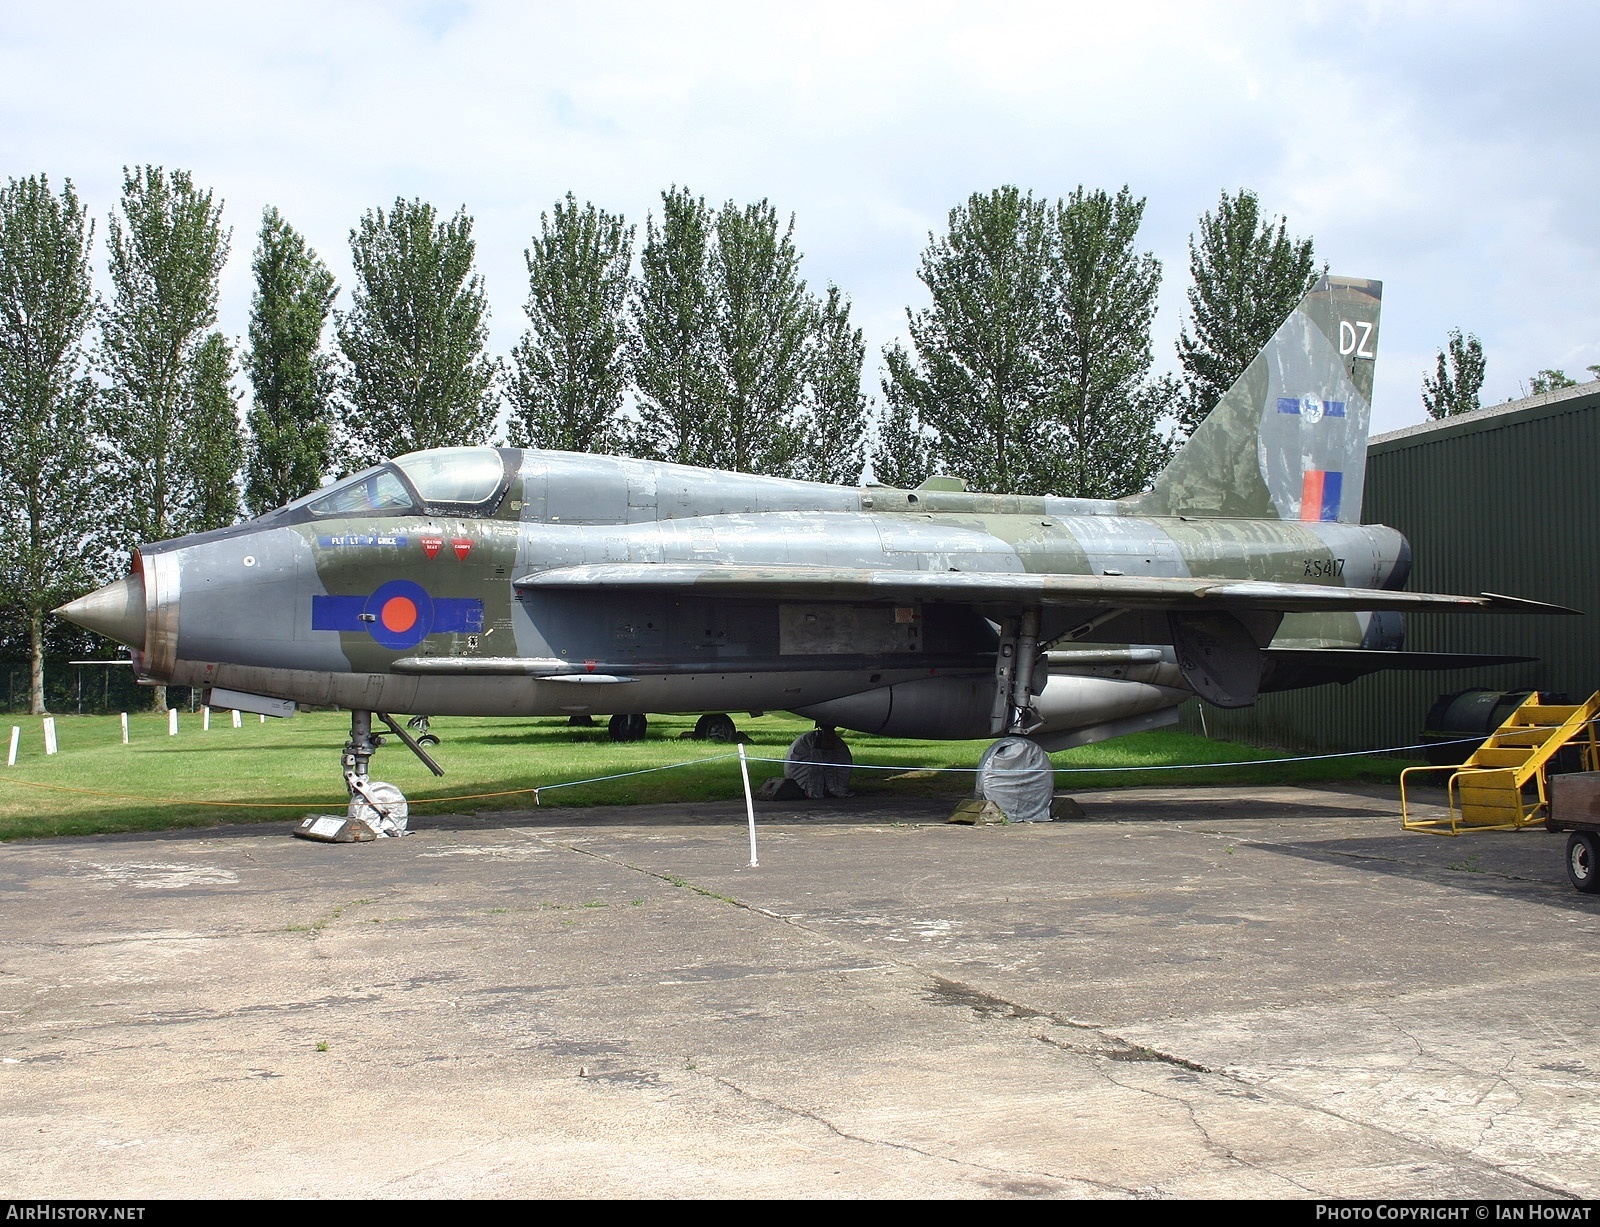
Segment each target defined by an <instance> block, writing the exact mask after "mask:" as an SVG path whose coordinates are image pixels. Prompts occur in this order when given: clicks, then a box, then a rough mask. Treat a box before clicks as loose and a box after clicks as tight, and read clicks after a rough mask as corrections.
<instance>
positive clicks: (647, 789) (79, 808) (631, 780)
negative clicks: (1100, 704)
mask: <svg viewBox="0 0 1600 1227" xmlns="http://www.w3.org/2000/svg"><path fill="white" fill-rule="evenodd" d="M349 719H350V718H349V716H348V714H346V713H343V712H313V713H302V714H301V715H298V716H296V717H294V718H293V719H291V720H270V719H269V720H267V721H266V723H264V724H263V723H261V722H260V720H259V718H258V717H256V716H245V717H244V726H243V727H242V728H238V729H236V728H234V727H233V726H232V721H231V716H230V714H229V713H227V712H214V713H213V714H212V721H211V728H210V730H209V731H205V732H202V731H201V727H200V725H201V720H200V716H199V715H198V714H190V713H188V712H184V713H182V714H181V715H180V717H179V733H178V735H177V736H176V737H170V736H168V735H167V722H166V718H165V717H164V716H156V715H153V714H149V713H140V714H136V715H133V716H130V717H129V720H130V724H131V731H130V742H129V744H128V745H123V744H122V735H121V726H120V723H119V721H118V719H117V717H115V716H58V717H57V718H56V730H57V737H58V741H59V744H60V753H59V754H56V755H54V756H52V757H46V755H45V753H44V734H43V731H42V728H41V722H40V719H39V718H38V717H35V716H13V717H11V718H10V719H7V720H0V738H4V737H6V736H8V735H9V733H10V726H11V725H17V726H20V727H21V729H22V742H21V751H20V753H19V755H18V758H17V765H16V766H15V767H3V766H0V839H22V838H29V837H37V836H45V835H85V834H93V833H100V832H113V831H146V830H163V829H168V828H173V827H187V826H207V825H212V824H215V823H225V822H268V821H276V822H285V821H295V820H298V819H299V818H300V817H302V816H304V815H305V814H307V813H311V812H329V813H336V812H342V811H343V809H344V805H345V795H344V784H343V780H342V778H341V775H340V766H339V756H340V752H341V750H342V748H343V746H344V741H345V738H346V736H347V735H348V733H349V727H350V725H349ZM693 727H694V717H693V716H653V717H651V720H650V735H649V737H647V738H646V739H645V740H644V741H642V742H635V743H631V744H617V743H613V742H612V741H611V740H610V739H609V738H608V737H607V736H606V729H605V725H604V722H603V721H601V722H599V723H597V724H596V726H595V727H594V728H589V729H576V728H570V727H568V726H567V724H566V722H565V720H560V719H549V718H539V719H503V720H501V719H488V718H466V717H460V718H441V719H437V720H435V721H434V724H433V728H434V732H436V733H438V734H439V735H440V736H441V737H442V738H443V744H442V745H440V746H439V747H437V748H436V749H434V750H433V751H432V753H433V755H434V757H435V758H437V759H438V760H439V763H440V765H441V766H443V767H444V769H445V771H446V772H447V774H446V776H445V777H444V778H443V779H435V778H434V777H433V776H432V775H431V774H429V773H428V771H427V770H426V768H424V767H423V766H422V764H421V763H419V762H418V761H417V760H416V759H415V758H414V757H412V755H411V753H410V752H409V751H408V750H407V749H406V748H405V747H404V746H402V745H400V744H399V743H398V742H397V741H395V740H394V739H393V738H390V740H389V744H388V745H386V746H385V747H384V748H383V749H382V750H380V751H379V752H378V755H377V757H376V758H375V759H374V760H373V767H372V774H373V778H375V779H382V780H388V781H390V782H392V783H394V784H396V785H398V786H399V787H400V788H401V789H402V790H403V791H404V792H405V794H406V796H407V797H408V798H410V800H411V805H412V809H413V811H414V812H416V813H418V814H419V815H421V814H428V813H446V812H449V813H475V812H480V811H486V810H497V809H523V808H528V807H530V806H532V805H533V803H534V798H533V794H532V792H531V790H532V789H535V788H538V789H541V790H543V791H541V794H540V797H539V802H540V804H541V805H559V806H585V805H622V804H649V803H661V802H667V801H692V800H712V799H716V800H726V799H731V798H735V797H738V796H740V795H741V789H740V783H739V764H738V759H737V758H736V757H734V756H733V755H734V754H735V748H734V747H733V746H727V745H721V744H718V743H716V742H702V741H686V740H681V739H680V737H679V734H681V733H683V732H686V731H688V730H689V729H691V728H693ZM810 727H811V724H810V722H809V721H806V720H802V719H800V718H799V717H796V716H788V715H781V714H770V715H766V716H762V717H760V718H751V717H748V716H746V717H743V718H742V720H741V722H740V728H741V729H743V730H744V731H745V732H747V733H748V734H749V735H750V737H751V738H752V739H753V743H754V744H752V745H750V746H748V747H746V753H747V754H749V755H751V756H752V757H762V758H773V759H781V758H782V757H783V754H784V751H785V750H786V749H787V748H788V745H789V743H790V742H791V741H792V740H793V739H794V738H795V737H797V736H799V735H800V734H801V733H803V732H805V731H806V730H807V729H809V728H810ZM846 738H847V740H848V741H849V743H850V748H851V751H852V753H853V754H854V755H855V759H856V762H857V764H858V765H865V764H874V765H880V766H886V767H892V768H894V770H889V771H867V770H858V771H857V772H856V775H855V780H854V787H855V789H856V790H857V791H858V792H861V793H866V794H869V795H878V796H889V795H901V796H945V795H948V796H951V797H954V796H956V795H959V794H969V793H970V791H971V788H972V774H971V771H970V770H967V771H963V772H959V773H948V774H946V773H938V772H930V770H929V769H932V768H940V767H960V768H968V769H970V768H972V767H974V766H976V764H977V761H978V756H979V755H980V754H982V752H983V750H984V749H985V747H986V746H987V745H988V744H989V742H988V741H987V740H984V741H956V742H952V741H897V740H894V739H891V738H887V737H871V736H867V735H865V734H860V733H849V734H847V735H846ZM1286 757H1289V756H1287V755H1282V754H1279V753H1277V752H1275V751H1271V750H1258V749H1256V748H1254V747H1252V746H1244V745H1237V744H1234V743H1231V742H1218V741H1208V740H1206V739H1205V738H1202V737H1194V736H1190V735H1187V734H1183V733H1172V732H1158V733H1141V734H1137V735H1135V736H1132V737H1123V738H1119V739H1117V740H1114V741H1109V742H1104V743H1102V744H1100V745H1097V746H1085V747H1083V748H1082V749H1078V750H1068V751H1064V752H1063V753H1060V754H1056V755H1053V756H1052V758H1053V760H1054V762H1055V764H1056V766H1057V768H1059V769H1083V768H1089V769H1090V770H1071V771H1067V770H1064V771H1063V774H1060V775H1058V776H1057V777H1056V778H1057V785H1058V787H1059V788H1061V789H1063V790H1067V791H1070V790H1073V789H1089V788H1108V787H1119V786H1124V787H1126V786H1137V787H1146V786H1153V785H1166V786H1203V785H1206V784H1253V783H1260V784H1285V783H1325V782H1336V781H1352V780H1359V781H1376V782H1386V783H1392V782H1393V781H1394V780H1395V779H1396V778H1397V777H1398V776H1399V773H1400V769H1401V768H1402V767H1404V766H1408V765H1410V764H1408V763H1405V762H1401V761H1399V760H1396V759H1381V758H1366V757H1361V758H1334V759H1324V760H1321V761H1316V762H1279V761H1272V762H1269V763H1267V764H1265V765H1254V766H1248V765H1245V766H1240V765H1235V766H1228V765H1222V766H1215V767H1206V768H1196V767H1193V766H1186V765H1189V764H1196V763H1207V764H1210V763H1216V764H1238V763H1244V762H1248V761H1250V760H1261V759H1267V760H1279V759H1283V758H1286ZM685 761H687V762H689V763H690V765H688V766H681V767H676V768H673V769H671V770H650V771H646V769H649V768H660V767H666V766H668V765H670V764H676V763H683V762H685ZM1174 765H1179V766H1180V768H1181V769H1177V770H1167V769H1162V770H1149V769H1148V768H1168V767H1172V766H1174ZM1130 768H1146V769H1145V770H1129V769H1130ZM638 771H646V773H645V774H639V775H628V776H624V777H623V778H621V779H612V780H604V781H598V782H593V783H582V784H577V785H574V786H571V787H555V786H556V785H565V784H567V783H569V782H570V781H577V780H591V779H593V778H594V777H599V776H608V775H617V774H620V773H623V772H638ZM781 771H782V768H781V767H780V766H779V765H778V764H777V763H765V762H763V763H752V764H751V779H752V781H753V782H754V783H755V784H759V783H760V781H761V780H762V779H765V778H766V777H767V776H769V775H777V774H780V773H781ZM516 790H521V791H516ZM485 794H498V795H485Z"/></svg>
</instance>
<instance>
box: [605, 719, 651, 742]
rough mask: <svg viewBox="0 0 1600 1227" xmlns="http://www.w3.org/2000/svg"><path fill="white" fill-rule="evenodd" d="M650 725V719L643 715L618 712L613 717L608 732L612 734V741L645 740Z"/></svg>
mask: <svg viewBox="0 0 1600 1227" xmlns="http://www.w3.org/2000/svg"><path fill="white" fill-rule="evenodd" d="M648 727H649V721H648V720H646V719H645V717H644V716H643V715H639V714H632V715H624V714H622V713H621V712H618V713H617V714H616V715H615V716H612V717H611V723H610V724H609V725H608V726H607V732H609V733H610V734H611V740H612V741H643V740H644V735H645V730H646V729H647V728H648Z"/></svg>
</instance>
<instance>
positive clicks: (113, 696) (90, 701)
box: [0, 660, 201, 716]
mask: <svg viewBox="0 0 1600 1227" xmlns="http://www.w3.org/2000/svg"><path fill="white" fill-rule="evenodd" d="M0 672H3V673H4V675H5V679H4V680H5V685H4V686H3V687H0V698H3V700H4V702H5V708H4V711H5V713H6V714H7V715H20V714H26V713H27V711H28V662H27V661H25V660H23V661H3V662H0ZM200 693H201V692H200V691H199V690H197V689H194V688H192V687H189V686H168V687H167V702H168V704H170V705H171V706H173V707H181V708H186V709H188V710H190V711H193V710H194V709H195V707H196V705H197V704H198V703H199V702H200ZM154 703H155V691H154V689H153V688H152V687H149V686H141V685H139V683H138V682H136V681H134V678H133V669H132V668H131V667H130V666H129V665H128V663H127V662H126V661H116V660H112V661H82V662H80V661H68V660H47V661H45V662H44V704H45V708H46V709H47V710H48V711H50V712H51V713H53V714H54V715H58V716H68V715H79V716H104V715H111V714H114V713H116V712H124V711H128V712H133V711H149V710H150V709H151V707H152V706H153V705H154Z"/></svg>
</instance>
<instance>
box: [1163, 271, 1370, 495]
mask: <svg viewBox="0 0 1600 1227" xmlns="http://www.w3.org/2000/svg"><path fill="white" fill-rule="evenodd" d="M1382 293H1383V283H1382V282H1379V281H1363V280H1360V279H1357V278H1350V277H1322V278H1320V279H1319V280H1318V281H1317V283H1316V285H1314V286H1312V287H1311V289H1310V290H1309V291H1308V292H1307V294H1306V296H1305V297H1304V298H1303V299H1301V300H1300V305H1299V306H1298V307H1296V308H1295V309H1294V311H1293V312H1292V313H1291V314H1290V316H1289V318H1288V319H1286V320H1285V321H1284V322H1283V324H1282V325H1281V326H1280V327H1279V329H1278V331H1277V332H1275V333H1273V335H1272V339H1271V340H1270V341H1268V342H1267V344H1266V346H1265V347H1264V348H1263V349H1262V350H1261V352H1260V353H1258V354H1257V355H1256V356H1255V358H1254V359H1253V360H1252V361H1251V363H1250V365H1249V366H1248V367H1246V368H1245V372H1244V374H1242V375H1240V376H1239V378H1238V379H1237V380H1236V381H1235V382H1234V384H1233V386H1232V387H1231V388H1229V389H1228V390H1227V392H1226V393H1224V394H1223V397H1222V399H1221V400H1220V401H1218V402H1217V407H1216V408H1215V409H1213V410H1212V411H1211V414H1210V416H1209V417H1207V418H1206V420H1205V421H1204V422H1202V423H1201V424H1200V426H1199V428H1198V429H1197V430H1196V431H1195V432H1194V434H1193V435H1191V436H1190V437H1189V441H1188V442H1187V443H1185V444H1184V445H1183V447H1182V449H1180V450H1179V452H1178V454H1177V455H1176V456H1175V457H1174V458H1173V460H1172V463H1171V464H1169V465H1168V466H1167V467H1166V468H1165V469H1163V470H1162V472H1161V474H1160V476H1158V477H1157V478H1156V483H1155V487H1154V488H1153V489H1152V490H1150V491H1149V492H1147V493H1145V494H1143V495H1140V496H1139V497H1138V498H1136V499H1135V500H1133V502H1134V504H1135V507H1134V510H1135V511H1136V512H1137V514H1139V515H1150V516H1195V517H1210V516H1228V517H1234V516H1240V517H1251V518H1264V519H1279V520H1338V521H1342V522H1344V523H1349V524H1358V523H1360V521H1361V492H1362V486H1363V484H1364V480H1365V477H1366V467H1367V422H1368V418H1369V417H1370V414H1371V405H1372V372H1373V360H1374V358H1375V357H1376V356H1377V352H1378V308H1379V305H1380V298H1381V296H1382Z"/></svg>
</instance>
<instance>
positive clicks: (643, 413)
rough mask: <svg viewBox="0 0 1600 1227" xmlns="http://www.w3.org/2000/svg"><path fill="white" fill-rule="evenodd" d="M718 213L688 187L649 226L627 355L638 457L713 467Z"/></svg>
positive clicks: (664, 197)
mask: <svg viewBox="0 0 1600 1227" xmlns="http://www.w3.org/2000/svg"><path fill="white" fill-rule="evenodd" d="M712 224H713V215H712V212H711V210H710V209H708V208H706V202H705V199H704V198H703V197H697V196H695V195H693V194H692V193H691V192H690V191H689V189H688V188H686V187H685V188H679V187H673V188H670V189H668V190H667V191H665V192H662V193H661V224H660V226H659V227H658V226H657V225H656V220H655V217H654V215H651V216H649V217H647V218H646V220H645V240H644V249H643V250H642V251H641V253H640V257H639V265H640V275H639V281H638V284H637V285H636V286H635V288H634V294H633V302H632V305H631V307H630V308H629V317H630V320H631V324H632V327H631V329H630V332H629V337H628V352H629V359H630V364H631V367H632V372H633V378H634V389H635V392H636V394H637V396H638V410H639V423H638V426H637V427H636V428H635V429H634V430H633V431H632V433H631V435H630V437H629V440H628V443H627V446H628V449H629V450H630V451H632V452H633V453H634V454H635V455H638V456H643V457H647V458H650V459H655V460H671V461H675V462H677V463H679V464H710V463H714V460H713V457H712V455H711V447H710V441H709V440H708V438H707V437H706V435H707V431H706V429H705V426H706V415H707V412H708V402H709V401H710V399H711V398H712V396H713V395H714V394H715V388H716V380H717V373H716V370H715V368H714V365H713V361H712V355H711V344H712V336H711V328H712V301H711V286H710V267H711V232H712Z"/></svg>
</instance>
